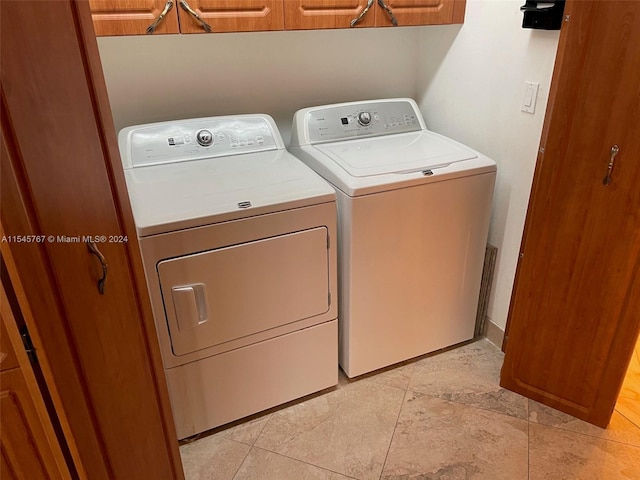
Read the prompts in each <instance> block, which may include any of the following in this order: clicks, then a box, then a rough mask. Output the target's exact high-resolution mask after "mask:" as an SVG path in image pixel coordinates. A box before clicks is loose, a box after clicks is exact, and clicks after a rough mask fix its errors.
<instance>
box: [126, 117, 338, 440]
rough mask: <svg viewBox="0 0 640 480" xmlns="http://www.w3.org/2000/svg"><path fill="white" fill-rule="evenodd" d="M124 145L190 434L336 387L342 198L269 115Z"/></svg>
mask: <svg viewBox="0 0 640 480" xmlns="http://www.w3.org/2000/svg"><path fill="white" fill-rule="evenodd" d="M119 147H120V151H121V156H122V161H123V166H124V172H125V178H126V183H127V188H128V192H129V197H130V200H131V206H132V210H133V216H134V220H135V224H136V228H137V233H138V237H139V240H140V249H141V253H142V259H143V263H144V268H145V273H146V278H147V285H148V288H149V295H150V298H151V303H152V307H153V314H154V319H155V325H156V331H157V334H158V340H159V342H160V348H161V352H162V359H163V362H164V368H165V373H166V379H167V385H168V389H169V396H170V399H171V405H172V410H173V416H174V419H175V424H176V430H177V433H178V438H180V439H182V438H185V437H188V436H191V435H193V434H195V433H198V432H201V431H204V430H207V429H210V428H213V427H216V426H219V425H222V424H225V423H228V422H231V421H233V420H237V419H239V418H242V417H245V416H247V415H251V414H254V413H256V412H259V411H261V410H265V409H268V408H270V407H274V406H276V405H279V404H282V403H284V402H287V401H290V400H293V399H295V398H298V397H301V396H304V395H307V394H310V393H313V392H316V391H319V390H322V389H325V388H327V387H331V386H334V385H336V384H337V381H338V363H337V320H336V318H337V290H336V289H337V287H336V268H337V263H336V249H335V247H334V245H333V244H334V243H335V242H333V243H332V241H331V239H332V238H335V237H336V234H335V229H336V197H335V193H334V190H333V189H332V188H331V186H330V185H328V184H327V183H326V182H325V181H324V180H323V179H322V178H321V177H320V176H318V175H317V174H316V173H315V172H313V171H312V170H311V169H310V168H308V167H307V166H306V165H304V164H303V163H302V162H300V161H299V160H297V159H296V158H294V157H293V156H292V155H291V154H289V153H288V152H287V151H286V150H285V148H284V144H283V142H282V138H281V136H280V134H279V132H278V130H277V127H276V126H275V123H274V122H273V120H272V119H271V117H269V116H267V115H240V116H228V117H210V118H199V119H191V120H180V121H171V122H160V123H153V124H146V125H137V126H132V127H128V128H125V129H123V130H122V131H121V132H120V133H119Z"/></svg>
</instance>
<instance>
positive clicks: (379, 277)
mask: <svg viewBox="0 0 640 480" xmlns="http://www.w3.org/2000/svg"><path fill="white" fill-rule="evenodd" d="M290 151H291V152H292V153H293V154H295V155H296V156H297V157H298V158H300V159H301V160H302V161H304V162H305V163H306V164H307V165H309V166H310V167H311V168H313V169H314V170H315V171H317V172H318V173H320V175H322V176H323V177H324V178H325V179H326V180H328V181H329V182H330V183H331V184H332V185H333V186H334V187H335V189H336V192H337V195H338V265H339V267H338V270H339V295H340V315H339V342H340V346H339V358H340V365H341V367H342V369H343V370H344V372H345V373H346V374H347V375H348V376H349V377H354V376H358V375H362V374H364V373H367V372H371V371H373V370H376V369H379V368H382V367H386V366H388V365H392V364H394V363H398V362H401V361H404V360H407V359H410V358H414V357H416V356H420V355H423V354H426V353H429V352H433V351H435V350H438V349H442V348H444V347H448V346H450V345H454V344H457V343H461V342H463V341H466V340H470V339H471V338H473V335H474V327H475V317H476V311H477V304H478V297H479V290H480V282H481V277H482V268H483V263H484V253H485V248H486V241H487V234H488V228H489V220H490V214H491V203H492V196H493V188H494V183H495V177H496V164H495V162H494V161H493V160H491V159H489V158H487V157H485V156H484V155H482V154H480V153H478V152H476V151H474V150H472V149H470V148H468V147H466V146H464V145H461V144H459V143H457V142H455V141H453V140H451V139H449V138H446V137H443V136H442V135H438V134H436V133H434V132H431V131H429V130H428V129H427V128H426V125H425V123H424V119H423V118H422V115H421V113H420V110H419V109H418V106H417V105H416V103H415V102H414V101H413V100H411V99H385V100H374V101H366V102H351V103H342V104H334V105H325V106H319V107H311V108H305V109H302V110H300V111H298V112H296V114H295V116H294V120H293V127H292V140H291V145H290Z"/></svg>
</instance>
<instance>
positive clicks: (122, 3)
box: [89, 0, 180, 36]
mask: <svg viewBox="0 0 640 480" xmlns="http://www.w3.org/2000/svg"><path fill="white" fill-rule="evenodd" d="M176 4H177V1H176V0H170V1H167V0H89V6H90V7H91V16H92V18H93V28H94V29H95V31H96V35H98V36H109V35H144V34H145V33H147V29H149V28H153V31H152V33H154V34H162V33H180V28H179V24H178V14H177V8H176V6H177V5H176ZM161 15H162V18H160V17H161Z"/></svg>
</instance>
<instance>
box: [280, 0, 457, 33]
mask: <svg viewBox="0 0 640 480" xmlns="http://www.w3.org/2000/svg"><path fill="white" fill-rule="evenodd" d="M284 4H285V7H284V16H285V19H284V22H285V28H286V29H287V30H296V29H316V28H349V27H374V26H375V27H386V26H409V25H443V24H450V23H463V22H464V10H465V5H466V0H384V1H382V0H284Z"/></svg>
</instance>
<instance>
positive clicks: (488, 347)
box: [409, 339, 528, 419]
mask: <svg viewBox="0 0 640 480" xmlns="http://www.w3.org/2000/svg"><path fill="white" fill-rule="evenodd" d="M503 359H504V355H503V353H502V352H501V351H500V350H499V349H498V348H497V347H496V346H495V345H493V344H492V343H491V342H490V341H489V340H487V339H481V340H479V341H477V342H474V343H471V344H469V345H465V346H463V347H460V348H457V349H454V350H450V351H448V352H444V353H441V354H439V355H435V356H433V357H429V358H425V359H423V360H420V361H418V362H416V363H415V365H414V370H413V376H412V377H411V382H410V384H409V390H411V391H416V392H421V393H425V394H428V395H433V396H437V397H439V398H442V399H444V400H451V401H454V402H458V403H463V404H465V405H470V406H474V407H478V408H482V409H485V410H491V411H494V412H497V413H502V414H505V415H511V416H513V417H516V418H521V419H526V418H527V416H528V412H527V399H526V398H525V397H522V396H521V395H518V394H516V393H513V392H511V391H509V390H505V389H503V388H500V385H499V382H500V369H501V368H502V362H503Z"/></svg>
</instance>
